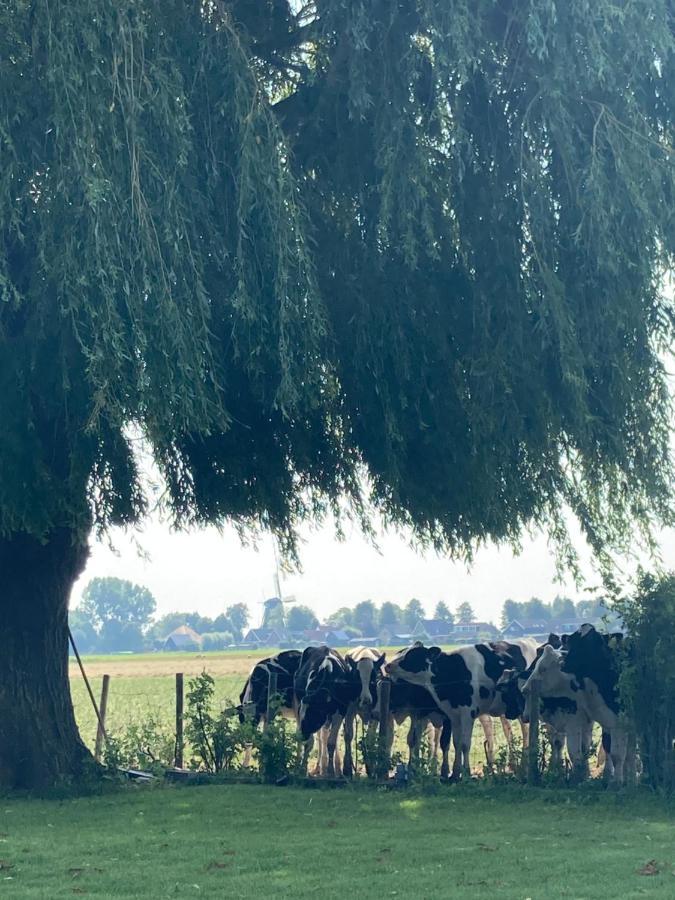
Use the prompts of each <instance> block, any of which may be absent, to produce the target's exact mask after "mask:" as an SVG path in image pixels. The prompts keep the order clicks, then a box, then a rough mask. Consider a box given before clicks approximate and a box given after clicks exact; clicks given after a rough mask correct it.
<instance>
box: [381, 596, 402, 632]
mask: <svg viewBox="0 0 675 900" xmlns="http://www.w3.org/2000/svg"><path fill="white" fill-rule="evenodd" d="M401 612H402V611H401V607H400V606H397V605H396V604H395V603H390V602H389V601H385V602H384V603H383V604H382V606H381V607H380V609H379V613H378V616H377V621H378V627H379V628H399V627H400V624H401V618H402V616H401Z"/></svg>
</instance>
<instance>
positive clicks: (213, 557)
mask: <svg viewBox="0 0 675 900" xmlns="http://www.w3.org/2000/svg"><path fill="white" fill-rule="evenodd" d="M303 537H304V544H303V546H302V550H301V557H302V564H303V571H302V572H301V573H299V574H289V575H284V576H282V591H283V593H284V595H289V594H292V595H295V597H296V598H297V600H298V602H301V603H305V604H307V605H308V606H311V607H312V608H313V609H314V610H315V611H316V613H317V615H319V616H320V617H323V616H325V615H327V614H328V613H330V612H331V611H332V610H335V609H337V608H338V607H340V606H353V605H354V604H356V603H358V602H359V601H360V600H365V599H369V598H370V599H372V600H375V601H376V602H377V603H381V602H382V601H384V600H392V601H394V602H395V603H405V602H407V601H408V600H409V599H410V598H411V597H418V598H419V599H420V600H421V601H422V602H423V603H424V604H425V606H426V608H427V611H428V613H429V614H431V613H432V612H433V607H434V605H435V604H436V603H437V602H438V601H439V600H445V601H446V602H447V603H448V604H449V605H450V607H451V608H454V607H456V605H457V604H458V603H460V602H462V601H464V600H468V601H469V602H470V603H471V604H472V605H473V607H474V609H475V612H476V614H477V616H478V617H479V618H480V619H485V620H487V621H490V620H494V621H498V619H499V613H500V608H501V604H502V602H503V601H504V599H506V598H507V597H511V598H513V599H516V600H525V599H527V598H529V597H530V596H532V595H536V596H538V597H541V598H542V599H544V600H551V599H553V597H554V596H555V595H556V594H557V593H565V594H567V595H568V596H571V597H573V598H575V599H578V598H580V597H582V596H584V594H583V590H577V589H576V588H575V586H574V584H573V583H571V582H570V581H568V582H567V583H565V584H562V585H560V584H559V583H556V582H555V580H554V578H555V566H554V561H553V556H552V554H551V553H550V551H549V549H548V547H547V542H546V540H545V538H543V537H539V538H537V539H535V540H531V541H528V542H526V543H525V544H524V548H523V552H522V554H521V555H520V556H518V557H514V556H513V554H512V553H511V551H510V550H506V549H496V548H494V547H487V548H485V549H483V550H481V551H480V552H479V553H478V555H477V557H476V561H475V563H474V565H473V567H472V568H471V569H470V570H469V569H467V567H466V566H465V565H463V564H461V563H453V562H451V561H449V560H447V559H444V558H440V557H438V556H437V555H436V554H434V553H429V554H427V555H424V556H423V555H420V554H418V553H416V552H415V551H414V550H412V549H410V548H409V547H408V546H407V544H406V542H405V540H403V539H402V538H400V537H397V536H396V535H394V534H389V535H385V536H383V537H382V538H381V539H380V551H381V552H380V553H378V552H377V550H375V549H373V548H372V547H371V546H369V544H368V543H367V542H366V541H365V540H364V539H363V537H362V536H361V534H360V532H359V531H358V529H356V528H354V529H353V530H352V531H351V533H349V534H348V535H347V539H346V540H345V541H344V542H343V543H340V542H338V541H337V540H336V539H335V537H334V533H333V531H332V528H330V527H324V528H322V529H319V530H315V531H311V530H309V529H307V530H306V531H305V532H304V533H303ZM112 540H113V543H114V545H115V548H116V551H117V555H116V554H115V553H113V552H111V550H110V549H108V548H107V547H106V546H105V545H103V544H101V543H98V542H97V543H94V544H93V546H92V553H91V557H90V559H89V564H88V566H87V569H86V571H85V572H84V574H83V576H82V577H81V579H80V580H79V582H78V583H77V585H76V588H75V594H74V598H73V600H74V603H77V602H78V600H79V597H80V595H81V592H82V589H83V588H84V586H85V585H86V584H87V582H88V581H89V579H90V578H93V577H95V576H104V575H114V576H117V577H120V578H128V579H130V580H132V581H135V582H137V583H139V584H145V585H146V586H147V587H148V588H150V590H151V591H152V593H153V594H154V596H155V599H156V600H157V611H158V614H162V613H166V612H172V611H174V610H187V611H192V610H196V611H198V612H200V613H202V614H204V615H210V616H214V615H217V614H218V613H219V612H221V611H222V610H223V609H224V608H225V606H227V605H229V604H231V603H237V602H245V603H247V604H248V606H249V608H250V611H251V617H252V624H254V625H257V624H259V622H260V617H261V614H262V606H261V603H260V601H261V600H263V599H264V598H265V597H271V596H274V593H275V591H274V581H273V573H274V550H273V543H272V538H271V537H269V536H263V537H261V538H260V542H259V549H258V550H257V551H256V550H254V549H252V548H250V547H249V548H247V547H242V545H241V543H240V541H239V538H238V536H237V534H236V533H235V531H234V529H230V528H228V529H226V530H225V531H224V532H223V533H222V534H221V533H219V532H218V531H217V530H216V529H215V528H208V529H204V530H201V531H194V532H191V533H171V531H170V530H169V528H168V526H167V525H165V524H162V523H161V522H159V521H157V520H153V519H151V520H149V522H147V523H146V525H145V528H144V530H143V531H142V532H140V531H139V532H136V533H134V536H133V539H132V538H131V537H130V536H129V535H125V534H124V532H121V531H116V532H113V534H112ZM137 545H140V546H141V547H142V549H143V551H144V552H145V554H147V555H148V556H149V559H144V558H143V557H142V556H141V555H140V554H139V552H138V547H137ZM663 548H664V561H665V564H666V565H667V566H668V563H669V559H673V557H674V556H675V534H673V533H666V534H664V535H663ZM582 549H583V548H582ZM584 555H585V558H586V559H587V560H588V559H589V555H588V553H585V554H584ZM585 571H586V573H587V584H588V586H591V587H597V586H598V585H599V583H600V580H599V578H598V577H597V576H596V575H594V573H593V570H592V568H591V566H590V565H588V564H587V565H586V566H585Z"/></svg>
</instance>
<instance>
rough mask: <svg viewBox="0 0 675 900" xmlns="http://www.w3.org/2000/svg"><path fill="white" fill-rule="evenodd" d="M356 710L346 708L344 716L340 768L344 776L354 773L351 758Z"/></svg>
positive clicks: (348, 776)
mask: <svg viewBox="0 0 675 900" xmlns="http://www.w3.org/2000/svg"><path fill="white" fill-rule="evenodd" d="M355 718H356V711H355V710H354V709H349V710H347V715H346V716H345V727H344V738H345V759H344V766H343V768H342V771H343V774H344V775H345V777H346V778H351V777H352V775H353V774H354V762H353V760H352V741H353V740H354V719H355Z"/></svg>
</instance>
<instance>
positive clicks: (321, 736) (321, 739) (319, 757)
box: [310, 725, 327, 775]
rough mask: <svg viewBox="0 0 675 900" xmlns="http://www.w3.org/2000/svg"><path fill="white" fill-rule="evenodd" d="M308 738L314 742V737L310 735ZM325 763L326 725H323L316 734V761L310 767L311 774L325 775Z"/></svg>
mask: <svg viewBox="0 0 675 900" xmlns="http://www.w3.org/2000/svg"><path fill="white" fill-rule="evenodd" d="M310 740H311V741H312V742H314V737H311V738H310ZM326 765H327V758H326V726H325V725H323V726H322V727H321V728H320V729H319V730H318V732H317V735H316V763H315V765H314V768H313V769H312V775H325V774H326Z"/></svg>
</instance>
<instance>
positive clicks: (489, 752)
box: [469, 716, 495, 768]
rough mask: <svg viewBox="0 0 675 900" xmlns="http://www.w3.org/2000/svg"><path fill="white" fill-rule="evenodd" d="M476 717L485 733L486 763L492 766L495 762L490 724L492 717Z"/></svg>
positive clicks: (493, 736)
mask: <svg viewBox="0 0 675 900" xmlns="http://www.w3.org/2000/svg"><path fill="white" fill-rule="evenodd" d="M478 718H479V720H480V724H481V725H482V726H483V733H484V734H485V754H486V756H487V764H488V766H489V768H492V767H493V766H494V763H495V730H494V726H493V724H492V717H491V716H479V717H478ZM472 730H473V722H472ZM470 742H471V739H470V738H469V743H470Z"/></svg>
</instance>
